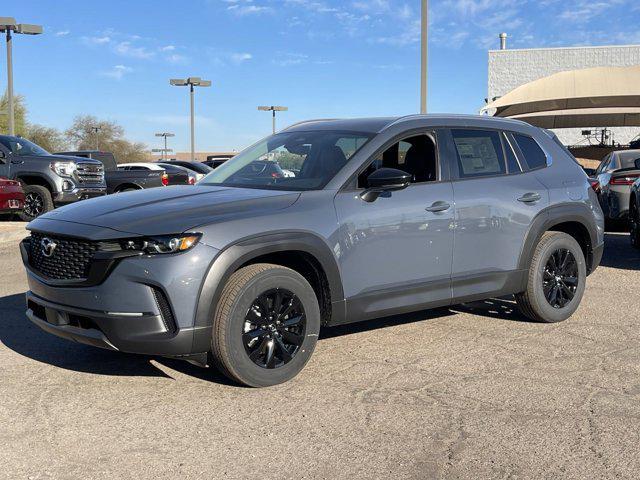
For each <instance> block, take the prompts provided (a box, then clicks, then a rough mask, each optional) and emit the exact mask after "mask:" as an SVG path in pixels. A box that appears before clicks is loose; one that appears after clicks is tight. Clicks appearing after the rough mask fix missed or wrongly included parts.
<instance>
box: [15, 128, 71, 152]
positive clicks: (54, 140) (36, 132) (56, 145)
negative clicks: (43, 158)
mask: <svg viewBox="0 0 640 480" xmlns="http://www.w3.org/2000/svg"><path fill="white" fill-rule="evenodd" d="M24 136H25V137H26V138H28V139H29V140H31V141H32V142H33V143H35V144H37V145H40V146H41V147H42V148H44V149H45V150H47V151H48V152H62V151H64V150H67V147H68V143H67V141H66V139H65V138H64V136H63V135H62V132H61V131H60V130H58V129H56V128H51V127H45V126H44V125H36V124H28V125H27V132H26V134H25V135H24Z"/></svg>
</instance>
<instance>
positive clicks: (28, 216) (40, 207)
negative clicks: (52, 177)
mask: <svg viewBox="0 0 640 480" xmlns="http://www.w3.org/2000/svg"><path fill="white" fill-rule="evenodd" d="M22 189H23V190H24V197H25V201H24V210H23V211H22V213H20V219H21V220H23V221H25V222H30V221H31V220H34V219H35V218H38V217H39V216H40V215H43V214H45V213H47V212H50V211H51V210H53V209H54V206H53V198H52V197H51V192H50V191H49V190H48V189H47V188H46V187H42V186H40V185H23V187H22Z"/></svg>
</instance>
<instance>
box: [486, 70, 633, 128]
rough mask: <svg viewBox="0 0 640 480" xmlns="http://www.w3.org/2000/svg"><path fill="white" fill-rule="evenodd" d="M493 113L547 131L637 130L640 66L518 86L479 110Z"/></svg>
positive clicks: (583, 72) (576, 72) (563, 74)
mask: <svg viewBox="0 0 640 480" xmlns="http://www.w3.org/2000/svg"><path fill="white" fill-rule="evenodd" d="M491 110H495V114H494V115H495V116H497V117H505V118H519V119H521V120H524V121H527V122H530V123H533V124H535V125H537V126H545V127H546V128H573V127H598V126H606V127H615V126H638V125H640V116H639V115H638V112H639V111H640V65H637V66H633V67H596V68H586V69H583V70H572V71H569V72H560V73H556V74H554V75H551V76H548V77H545V78H541V79H539V80H535V81H533V82H530V83H527V84H525V85H522V86H520V87H518V88H516V89H515V90H512V91H511V92H509V93H508V94H506V95H504V96H503V97H500V98H498V99H497V100H495V101H493V102H491V103H489V104H488V105H487V106H486V107H485V108H483V111H491ZM565 117H566V118H565ZM549 125H562V126H549ZM565 125H566V126H565Z"/></svg>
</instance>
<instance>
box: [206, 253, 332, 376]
mask: <svg viewBox="0 0 640 480" xmlns="http://www.w3.org/2000/svg"><path fill="white" fill-rule="evenodd" d="M319 332H320V308H319V306H318V299H317V297H316V294H315V292H314V290H313V288H312V287H311V285H309V282H307V280H306V279H305V278H304V277H303V276H302V275H300V274H299V273H298V272H296V271H294V270H291V269H289V268H285V267H282V266H279V265H272V264H266V263H260V264H255V265H250V266H248V267H244V268H242V269H240V270H238V271H237V272H235V273H234V274H233V275H232V276H231V278H230V279H229V281H228V282H227V284H226V286H225V288H224V290H223V292H222V295H221V297H220V300H219V302H218V306H217V308H216V313H215V318H214V320H213V332H212V339H211V352H212V354H213V360H214V363H215V365H216V366H217V367H218V369H219V370H220V371H221V372H222V373H224V374H225V375H226V376H227V377H229V378H230V379H232V380H234V381H236V382H238V383H241V384H243V385H247V386H250V387H267V386H271V385H276V384H279V383H283V382H286V381H288V380H290V379H292V378H293V377H295V376H296V375H297V374H298V373H299V372H300V371H301V370H302V369H303V368H304V366H305V365H306V363H307V361H308V360H309V358H310V357H311V354H312V353H313V350H314V348H315V346H316V342H317V340H318V334H319Z"/></svg>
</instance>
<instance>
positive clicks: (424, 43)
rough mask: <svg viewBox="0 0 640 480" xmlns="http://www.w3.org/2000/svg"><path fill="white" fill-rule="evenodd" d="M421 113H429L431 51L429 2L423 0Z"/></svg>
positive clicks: (421, 25) (421, 24)
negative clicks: (428, 77) (428, 66)
mask: <svg viewBox="0 0 640 480" xmlns="http://www.w3.org/2000/svg"><path fill="white" fill-rule="evenodd" d="M420 32H421V34H420V57H421V65H420V113H422V114H425V113H427V59H428V51H429V48H428V47H429V43H428V40H429V36H428V33H429V0H422V14H421V21H420Z"/></svg>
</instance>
